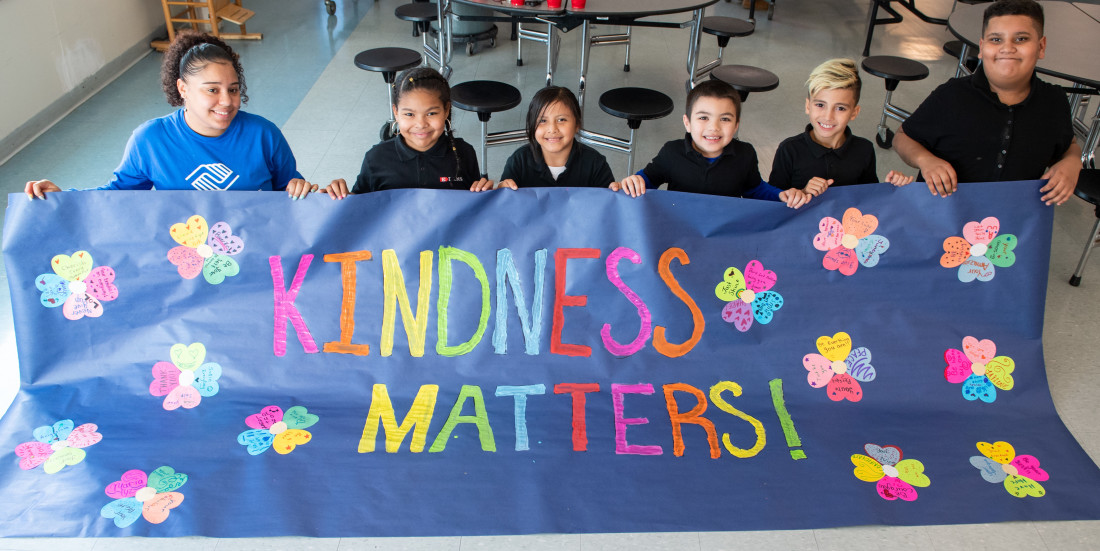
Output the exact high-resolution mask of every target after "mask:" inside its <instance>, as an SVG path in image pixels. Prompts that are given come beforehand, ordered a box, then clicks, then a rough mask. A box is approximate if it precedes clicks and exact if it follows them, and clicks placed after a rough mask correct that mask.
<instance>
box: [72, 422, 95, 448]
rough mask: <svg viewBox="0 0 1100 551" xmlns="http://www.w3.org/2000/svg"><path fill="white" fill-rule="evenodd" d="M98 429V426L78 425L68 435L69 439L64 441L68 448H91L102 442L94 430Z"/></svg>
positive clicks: (89, 424) (90, 424)
mask: <svg viewBox="0 0 1100 551" xmlns="http://www.w3.org/2000/svg"><path fill="white" fill-rule="evenodd" d="M98 428H99V427H98V426H96V425H94V424H92V423H84V424H83V425H80V426H79V427H76V428H75V429H73V431H72V432H71V433H69V437H68V438H66V439H65V440H66V441H67V442H68V443H69V446H70V447H73V448H87V447H88V446H91V445H92V444H95V443H96V442H99V441H100V440H103V435H102V434H100V433H98V432H96V429H98Z"/></svg>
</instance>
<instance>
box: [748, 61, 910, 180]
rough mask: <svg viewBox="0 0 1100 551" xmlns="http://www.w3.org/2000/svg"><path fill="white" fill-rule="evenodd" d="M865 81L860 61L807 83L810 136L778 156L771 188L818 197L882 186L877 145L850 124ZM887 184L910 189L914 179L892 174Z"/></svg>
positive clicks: (817, 73) (791, 141)
mask: <svg viewBox="0 0 1100 551" xmlns="http://www.w3.org/2000/svg"><path fill="white" fill-rule="evenodd" d="M861 86H862V82H861V81H860V78H859V69H857V68H856V62H854V61H852V60H850V59H830V60H829V61H826V62H825V63H822V64H821V65H818V66H817V67H816V68H815V69H814V70H813V71H812V72H811V73H810V78H809V79H807V80H806V88H807V93H806V114H807V115H809V116H810V124H807V125H806V131H805V132H803V133H801V134H799V135H797V136H792V137H790V138H787V139H786V140H783V142H782V143H780V144H779V148H778V149H777V150H776V151H775V160H774V161H772V175H771V178H769V179H768V183H769V184H771V185H773V186H775V187H777V188H779V189H790V188H792V187H795V186H800V187H802V188H803V190H805V191H806V192H807V193H809V194H811V195H813V196H815V197H816V196H818V195H820V194H821V193H822V192H824V191H825V190H826V189H827V188H828V187H829V186H847V185H852V184H873V183H876V182H879V179H878V172H876V170H875V146H874V145H873V144H872V143H871V142H870V141H867V140H866V139H864V138H860V137H859V136H853V135H852V130H851V129H850V128H848V122H849V121H852V120H854V119H855V118H856V116H857V115H859V92H860V88H861ZM886 181H887V182H889V183H891V184H894V185H895V186H904V185H906V184H908V183H909V182H912V181H913V177H912V176H906V175H904V174H902V173H900V172H895V171H893V170H891V171H890V173H889V174H887V175H886Z"/></svg>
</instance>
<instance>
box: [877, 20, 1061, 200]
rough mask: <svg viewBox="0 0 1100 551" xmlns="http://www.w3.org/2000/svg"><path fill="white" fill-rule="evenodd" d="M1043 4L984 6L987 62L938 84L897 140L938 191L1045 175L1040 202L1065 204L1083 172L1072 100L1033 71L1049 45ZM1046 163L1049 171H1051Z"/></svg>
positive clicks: (943, 193)
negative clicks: (959, 186) (1045, 35)
mask: <svg viewBox="0 0 1100 551" xmlns="http://www.w3.org/2000/svg"><path fill="white" fill-rule="evenodd" d="M1046 40H1047V39H1046V37H1044V36H1043V8H1042V7H1041V6H1040V5H1039V4H1038V3H1036V2H1035V1H1034V0H999V1H997V2H995V3H993V4H991V5H990V6H989V7H988V8H986V10H985V14H984V17H983V19H982V38H981V41H980V42H979V44H978V46H979V48H980V53H981V61H982V64H981V66H980V67H979V68H978V70H977V71H976V72H975V73H974V74H973V75H970V76H968V77H963V78H958V79H953V80H950V81H948V82H947V83H945V84H942V85H940V87H938V88H936V90H935V91H933V92H932V94H931V95H929V96H928V99H926V100H924V102H923V103H921V105H920V107H918V108H917V110H916V111H915V112H914V113H913V115H912V116H911V117H909V119H908V120H906V121H905V122H904V123H903V124H902V126H901V129H900V130H898V134H897V136H895V138H894V149H895V150H896V151H897V152H898V155H900V156H901V158H902V160H904V161H905V162H906V163H908V164H909V165H910V166H913V167H916V168H919V169H920V172H921V175H923V177H924V180H925V181H927V183H928V189H929V191H931V192H932V193H933V194H934V195H940V196H943V197H946V196H948V195H950V194H951V193H953V192H954V191H955V190H956V189H957V187H958V183H959V182H996V181H1004V180H1034V179H1045V180H1047V183H1046V185H1044V186H1043V187H1041V188H1039V192H1040V193H1042V194H1043V195H1042V198H1041V199H1042V201H1044V202H1046V204H1048V205H1050V204H1058V205H1061V204H1062V203H1064V202H1065V201H1066V199H1069V197H1070V196H1071V195H1073V190H1074V188H1075V187H1076V186H1077V176H1078V174H1079V173H1080V170H1081V164H1080V160H1079V158H1080V156H1081V148H1080V146H1078V145H1077V144H1076V142H1074V139H1073V127H1072V125H1071V122H1070V110H1069V104H1068V102H1067V101H1066V96H1065V93H1064V92H1063V91H1062V89H1061V88H1059V87H1057V86H1054V85H1052V84H1049V83H1046V82H1043V81H1041V80H1039V79H1038V78H1036V76H1035V64H1036V63H1037V62H1038V61H1039V60H1040V59H1042V58H1043V55H1044V52H1045V50H1046ZM1048 167H1049V168H1048Z"/></svg>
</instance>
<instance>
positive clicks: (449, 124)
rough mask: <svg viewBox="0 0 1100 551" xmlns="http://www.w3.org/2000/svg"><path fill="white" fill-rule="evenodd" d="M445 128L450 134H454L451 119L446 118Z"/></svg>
mask: <svg viewBox="0 0 1100 551" xmlns="http://www.w3.org/2000/svg"><path fill="white" fill-rule="evenodd" d="M443 128H444V129H445V130H446V131H447V133H448V134H454V132H452V131H451V119H446V120H444V121H443Z"/></svg>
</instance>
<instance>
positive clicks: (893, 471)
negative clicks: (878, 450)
mask: <svg viewBox="0 0 1100 551" xmlns="http://www.w3.org/2000/svg"><path fill="white" fill-rule="evenodd" d="M882 472H883V473H884V474H885V475H886V476H892V477H894V478H897V477H898V469H897V467H895V466H893V465H883V466H882Z"/></svg>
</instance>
